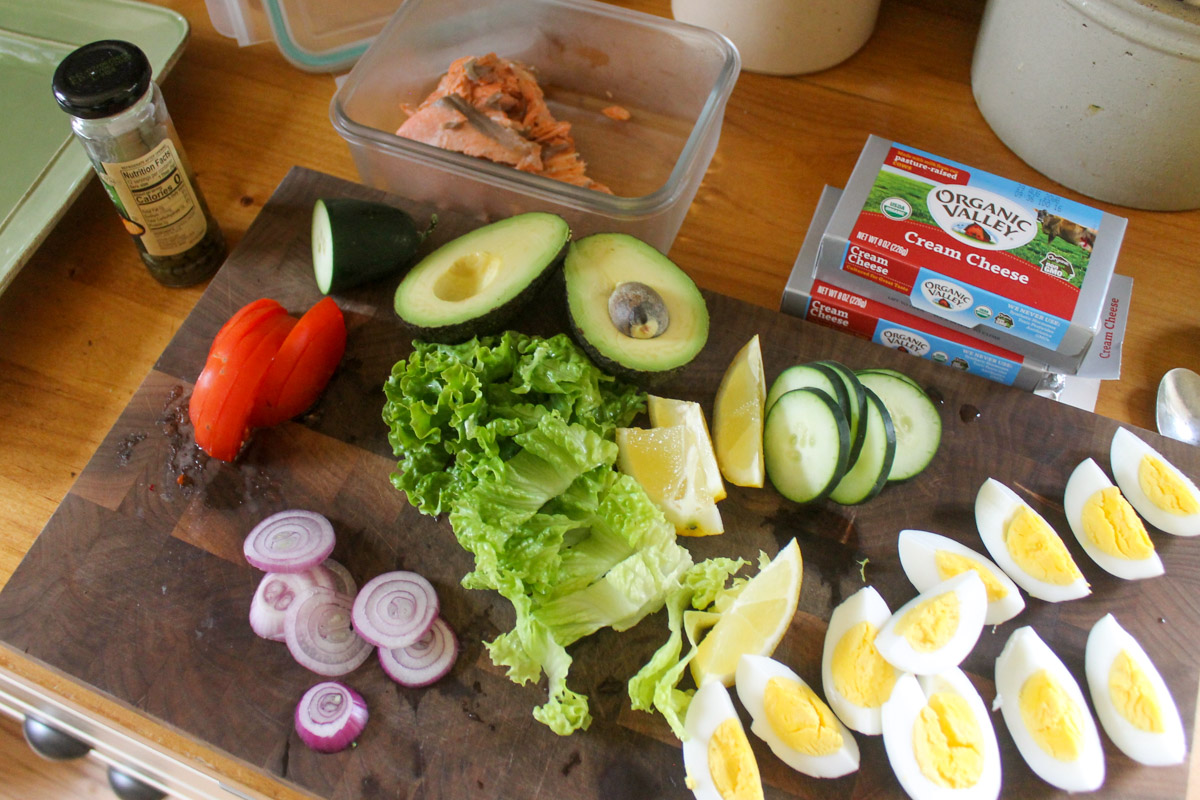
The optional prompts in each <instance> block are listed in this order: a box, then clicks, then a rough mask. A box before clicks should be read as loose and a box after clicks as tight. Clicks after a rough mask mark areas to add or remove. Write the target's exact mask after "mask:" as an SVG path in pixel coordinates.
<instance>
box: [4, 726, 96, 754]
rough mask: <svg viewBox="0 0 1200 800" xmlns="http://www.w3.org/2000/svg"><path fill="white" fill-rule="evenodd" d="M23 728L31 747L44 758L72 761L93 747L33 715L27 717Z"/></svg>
mask: <svg viewBox="0 0 1200 800" xmlns="http://www.w3.org/2000/svg"><path fill="white" fill-rule="evenodd" d="M21 729H22V731H23V732H24V734H25V741H26V742H28V743H29V747H30V749H32V750H33V752H35V753H37V754H38V755H39V756H41V757H42V758H48V759H50V760H51V761H70V760H71V759H74V758H82V757H83V756H86V755H87V754H88V752H89V751H90V750H91V749H92V748H91V745H89V744H87V743H86V742H81V741H80V740H78V739H76V738H75V737H74V736H71V735H70V734H66V733H63V732H62V731H60V730H58V729H57V728H52V727H50V726H49V725H47V724H46V723H44V722H42V721H41V720H37V719H34V718H33V717H25V721H24V722H23V723H22V724H21Z"/></svg>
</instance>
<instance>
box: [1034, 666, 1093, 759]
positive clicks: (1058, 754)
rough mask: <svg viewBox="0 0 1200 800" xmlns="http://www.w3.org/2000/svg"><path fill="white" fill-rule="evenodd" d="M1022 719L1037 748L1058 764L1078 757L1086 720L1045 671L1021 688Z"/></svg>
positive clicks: (1039, 671)
mask: <svg viewBox="0 0 1200 800" xmlns="http://www.w3.org/2000/svg"><path fill="white" fill-rule="evenodd" d="M1019 704H1020V708H1021V720H1022V722H1024V723H1025V728H1026V730H1028V731H1029V733H1030V735H1031V736H1032V737H1033V740H1034V741H1035V742H1037V745H1038V747H1040V748H1042V750H1044V751H1045V752H1046V753H1047V754H1049V755H1051V756H1053V757H1054V758H1056V759H1058V760H1059V761H1074V760H1075V759H1077V758H1079V753H1080V751H1081V749H1082V746H1083V719H1082V718H1081V716H1080V713H1079V707H1078V706H1077V705H1075V702H1074V701H1073V700H1072V699H1071V696H1070V695H1068V694H1067V692H1066V690H1065V689H1063V687H1062V685H1061V684H1060V683H1059V682H1058V681H1056V680H1054V678H1053V677H1052V676H1051V675H1050V673H1049V672H1047V671H1046V670H1044V669H1040V670H1038V671H1037V672H1035V673H1033V674H1032V675H1030V676H1029V677H1028V678H1026V679H1025V683H1024V684H1022V685H1021V694H1020V698H1019Z"/></svg>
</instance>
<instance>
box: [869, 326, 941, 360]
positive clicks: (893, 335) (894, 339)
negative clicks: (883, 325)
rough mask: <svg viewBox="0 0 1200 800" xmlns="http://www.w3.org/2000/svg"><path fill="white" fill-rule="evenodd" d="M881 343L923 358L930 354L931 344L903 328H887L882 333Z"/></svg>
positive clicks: (880, 336) (880, 335)
mask: <svg viewBox="0 0 1200 800" xmlns="http://www.w3.org/2000/svg"><path fill="white" fill-rule="evenodd" d="M879 341H880V342H881V343H882V344H885V345H887V346H888V347H891V348H894V349H896V350H900V351H902V352H905V353H911V354H913V355H914V356H923V355H925V354H926V353H928V352H929V342H927V341H925V339H924V337H921V336H918V335H917V334H915V333H913V332H912V331H906V330H904V329H903V328H887V329H885V330H883V331H881V332H880V334H879Z"/></svg>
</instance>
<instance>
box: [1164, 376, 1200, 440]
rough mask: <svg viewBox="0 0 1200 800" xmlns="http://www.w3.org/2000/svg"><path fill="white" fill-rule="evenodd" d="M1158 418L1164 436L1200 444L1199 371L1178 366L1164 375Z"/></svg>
mask: <svg viewBox="0 0 1200 800" xmlns="http://www.w3.org/2000/svg"><path fill="white" fill-rule="evenodd" d="M1155 421H1156V422H1157V423H1158V432H1159V433H1161V434H1162V435H1163V436H1170V437H1171V438H1172V439H1178V440H1179V441H1181V442H1188V443H1190V444H1195V445H1200V375H1197V374H1196V373H1194V372H1192V371H1191V370H1190V369H1184V368H1183V367H1176V368H1175V369H1173V370H1169V371H1168V372H1167V374H1166V375H1163V376H1162V381H1160V382H1159V384H1158V403H1157V404H1156V407H1155Z"/></svg>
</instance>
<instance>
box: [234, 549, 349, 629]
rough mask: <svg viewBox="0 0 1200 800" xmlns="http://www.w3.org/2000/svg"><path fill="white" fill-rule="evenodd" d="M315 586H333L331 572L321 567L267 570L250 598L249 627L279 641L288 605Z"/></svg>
mask: <svg viewBox="0 0 1200 800" xmlns="http://www.w3.org/2000/svg"><path fill="white" fill-rule="evenodd" d="M317 587H321V588H325V589H333V588H335V578H334V574H333V573H332V572H330V571H329V570H326V569H322V568H321V567H313V568H312V569H308V570H305V571H304V572H268V573H267V574H266V575H264V576H263V578H262V580H261V581H259V583H258V589H256V590H255V592H254V599H253V600H251V601H250V628H251V630H253V631H254V632H255V633H256V634H258V635H259V636H261V637H262V638H264V639H270V640H271V641H275V642H282V641H283V621H284V618H285V617H286V616H287V610H288V607H289V606H291V604H292V603H294V602H296V599H297V598H302V597H305V596H307V595H308V593H309V592H311V591H312V590H313V589H315V588H317Z"/></svg>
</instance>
